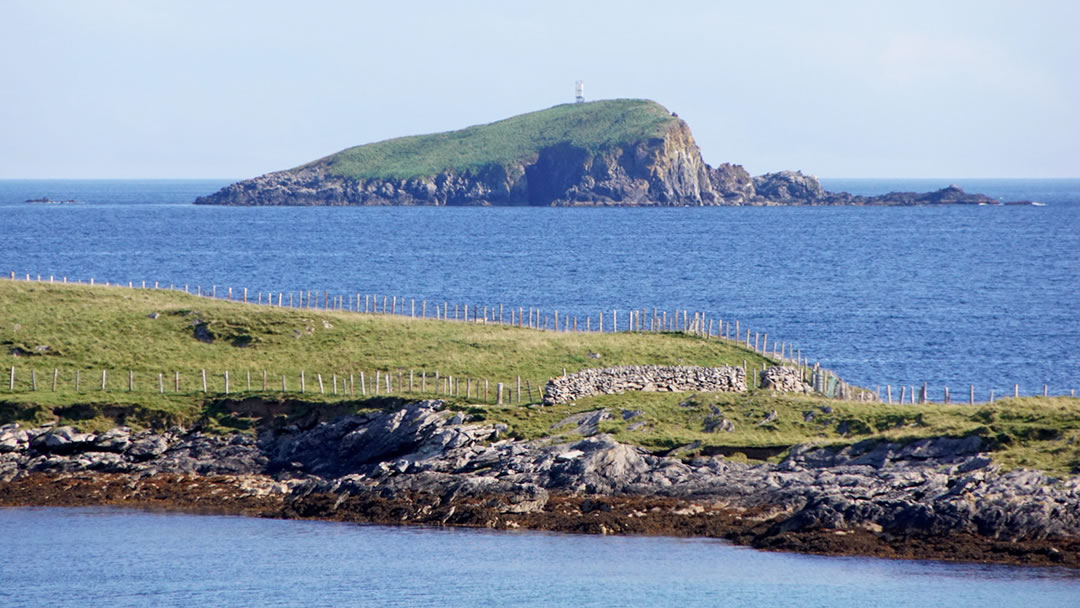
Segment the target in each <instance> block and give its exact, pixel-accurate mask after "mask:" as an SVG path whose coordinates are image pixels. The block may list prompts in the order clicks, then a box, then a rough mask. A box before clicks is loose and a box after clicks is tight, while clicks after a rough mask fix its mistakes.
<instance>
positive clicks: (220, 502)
mask: <svg viewBox="0 0 1080 608" xmlns="http://www.w3.org/2000/svg"><path fill="white" fill-rule="evenodd" d="M505 431H506V429H505V428H504V427H502V426H501V425H494V426H491V425H477V424H469V423H468V421H467V417H466V416H465V415H464V414H463V413H455V412H447V411H443V404H442V403H441V402H438V401H426V402H419V403H412V404H408V405H406V406H404V407H403V408H401V409H397V410H394V411H382V412H377V413H373V414H364V415H353V416H346V417H342V418H338V419H336V420H333V421H331V422H322V423H319V424H316V425H312V426H310V428H300V427H298V426H295V425H291V426H281V427H278V428H272V429H267V430H264V431H262V432H261V433H260V434H259V435H258V437H257V438H255V437H251V436H247V435H234V436H231V437H220V436H209V435H205V434H202V433H200V432H198V431H184V430H181V429H172V430H170V431H167V432H160V433H154V432H149V431H142V432H134V431H131V430H129V429H125V428H115V429H112V430H110V431H107V432H104V433H100V434H83V433H78V432H75V431H73V430H72V429H70V428H55V429H54V428H32V429H23V428H20V427H18V426H16V425H8V426H4V427H0V505H3V506H17V505H103V504H107V505H126V506H152V507H164V508H173V509H185V510H199V511H206V510H210V511H220V512H230V513H243V514H249V515H260V516H267V517H284V518H319V519H329V520H340V521H362V522H376V523H423V524H436V525H461V526H485V527H492V528H500V529H505V528H519V527H521V528H532V529H543V530H560V531H567V532H583V533H600V534H606V533H618V534H665V535H677V536H711V537H719V538H727V539H730V540H732V541H734V542H737V543H742V544H748V545H752V546H755V547H759V548H765V549H775V550H794V551H804V552H814V553H828V554H859V555H880V556H886V557H899V558H924V559H957V560H967V561H989V562H1002V563H1017V564H1044V565H1050V564H1054V565H1066V566H1070V567H1080V478H1075V477H1074V478H1070V479H1063V480H1062V479H1055V478H1052V477H1048V476H1047V475H1045V474H1042V473H1039V472H1035V471H1023V470H1020V471H1008V472H1005V471H1002V470H1000V469H999V468H998V467H996V466H995V465H994V464H993V461H992V459H991V458H990V457H989V456H988V455H987V454H985V453H983V451H982V449H983V445H982V440H981V439H980V438H978V437H967V438H963V439H953V438H938V439H926V440H921V441H916V442H914V443H910V444H906V445H899V444H887V443H874V442H864V443H861V444H856V445H854V446H850V447H847V448H844V449H842V450H839V451H835V450H829V449H825V448H820V447H812V446H797V447H795V448H793V449H792V450H791V451H790V453H789V456H788V457H787V458H786V459H785V460H784V461H783V462H781V463H780V464H775V465H774V464H756V465H751V464H745V463H738V462H730V461H727V460H725V459H723V458H722V457H719V456H714V457H709V458H706V457H699V458H694V459H692V460H689V461H681V460H678V459H675V458H669V457H662V456H657V455H654V454H650V453H648V452H647V451H645V450H642V449H640V448H636V447H632V446H628V445H623V444H619V443H617V442H615V441H614V440H613V439H612V438H611V437H610V436H607V435H593V436H590V437H586V438H584V439H580V440H576V441H569V442H565V443H560V442H559V441H558V439H549V440H542V441H532V442H523V441H516V440H512V439H509V438H505V437H503V433H504V432H505Z"/></svg>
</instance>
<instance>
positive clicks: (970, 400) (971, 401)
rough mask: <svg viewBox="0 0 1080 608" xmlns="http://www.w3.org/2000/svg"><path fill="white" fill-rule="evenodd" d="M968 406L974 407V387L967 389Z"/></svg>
mask: <svg viewBox="0 0 1080 608" xmlns="http://www.w3.org/2000/svg"><path fill="white" fill-rule="evenodd" d="M968 405H975V385H974V384H972V385H971V386H970V387H968Z"/></svg>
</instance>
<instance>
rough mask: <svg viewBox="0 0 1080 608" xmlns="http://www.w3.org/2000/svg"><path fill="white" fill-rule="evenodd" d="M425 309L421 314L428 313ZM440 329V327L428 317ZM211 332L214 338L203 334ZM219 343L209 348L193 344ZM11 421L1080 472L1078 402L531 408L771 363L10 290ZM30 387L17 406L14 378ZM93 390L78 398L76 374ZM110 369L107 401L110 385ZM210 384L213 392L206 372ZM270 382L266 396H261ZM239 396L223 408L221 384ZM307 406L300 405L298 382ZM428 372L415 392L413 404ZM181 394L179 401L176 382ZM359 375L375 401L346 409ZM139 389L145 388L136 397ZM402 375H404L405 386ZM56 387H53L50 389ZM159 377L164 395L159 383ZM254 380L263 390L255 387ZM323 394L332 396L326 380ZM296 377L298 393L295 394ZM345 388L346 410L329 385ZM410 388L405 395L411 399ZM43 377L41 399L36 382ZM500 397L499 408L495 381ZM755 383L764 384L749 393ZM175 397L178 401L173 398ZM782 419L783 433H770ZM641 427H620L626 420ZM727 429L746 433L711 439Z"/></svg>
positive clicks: (129, 297)
mask: <svg viewBox="0 0 1080 608" xmlns="http://www.w3.org/2000/svg"><path fill="white" fill-rule="evenodd" d="M419 310H420V308H419V302H418V303H417V311H418V312H419ZM429 314H430V311H429ZM200 328H201V329H200ZM197 329H198V333H200V334H201V335H202V337H203V338H204V340H205V339H206V338H208V337H213V341H212V342H210V343H208V342H206V341H202V340H199V339H197V338H196V333H197V331H196V330H197ZM0 349H2V350H0V357H2V358H3V359H4V368H5V369H4V375H3V378H2V384H0V423H7V422H11V421H18V422H21V423H23V424H38V423H43V422H53V421H55V422H58V423H60V424H72V425H75V426H77V427H80V428H86V429H100V428H106V427H108V426H110V425H113V424H116V423H117V422H121V423H124V424H128V425H130V426H135V427H158V428H160V427H163V426H170V425H174V424H178V425H182V426H195V425H198V426H200V427H202V428H204V429H206V430H210V431H230V430H250V429H252V428H254V427H255V426H257V425H258V424H260V423H264V422H266V421H267V419H268V418H272V417H275V416H277V417H284V418H308V419H311V417H312V416H314V417H316V418H318V419H326V418H329V417H332V416H336V415H340V414H344V413H349V412H356V411H362V410H370V409H378V408H385V407H396V406H398V405H399V404H400V403H401V401H400V399H414V398H419V397H421V395H420V394H419V390H420V374H421V373H424V374H426V375H427V389H428V393H427V395H426V397H429V398H435V397H438V398H444V399H447V400H448V401H450V402H451V405H452V408H454V409H464V410H466V411H468V412H469V413H470V414H472V415H473V416H474V417H475V419H476V420H484V421H488V422H502V423H505V424H507V425H508V426H509V433H510V434H511V435H512V436H514V437H517V438H521V439H539V438H544V437H549V436H555V437H558V438H559V439H572V438H573V437H575V435H574V434H573V428H574V427H573V425H570V426H564V427H561V428H553V426H554V425H555V424H556V423H558V422H559V421H561V420H563V419H565V418H566V417H568V416H570V415H573V414H576V413H581V412H590V411H595V410H599V409H601V408H607V409H608V410H609V412H611V414H612V416H611V418H610V419H608V420H605V421H603V422H601V423H600V431H601V432H608V433H612V434H613V435H614V436H615V437H616V438H617V439H618V440H619V441H623V442H626V443H630V444H635V445H640V446H643V447H645V448H647V449H650V450H652V451H655V452H658V453H666V452H668V451H671V450H674V453H676V454H680V455H683V456H694V455H697V454H724V455H726V456H727V457H729V458H749V459H774V460H775V459H776V458H779V457H781V456H782V455H783V453H784V451H785V450H786V449H787V448H789V447H790V446H792V445H795V444H800V443H817V444H822V445H844V444H852V443H856V442H859V441H863V440H867V439H881V440H889V441H900V442H905V441H910V440H914V439H919V438H923V437H936V436H943V435H945V436H956V437H959V436H965V435H970V434H978V435H980V436H983V437H985V438H986V439H987V440H988V442H989V445H992V446H994V448H995V450H996V452H995V459H996V460H997V461H998V462H999V463H1001V464H1003V465H1004V466H1020V467H1029V468H1038V469H1043V470H1047V471H1050V472H1053V473H1056V474H1069V473H1074V472H1076V471H1077V470H1078V469H1080V400H1077V399H1072V398H1064V397H1055V398H1021V399H1003V400H999V401H996V402H995V403H993V404H976V405H974V406H970V405H966V404H963V405H959V404H953V405H945V404H925V405H886V404H881V403H865V402H857V401H838V400H832V399H825V398H823V397H818V396H805V395H797V396H796V395H782V394H775V393H773V392H770V391H764V390H758V389H752V390H750V391H749V392H747V393H744V394H722V393H693V394H691V393H626V394H622V395H604V396H597V397H591V398H587V399H580V400H578V401H577V402H576V403H571V404H563V405H555V406H542V405H538V404H536V403H535V401H537V396H538V394H539V387H540V386H541V385H542V384H543V383H544V382H546V381H547V379H548V378H550V377H552V376H555V375H558V374H561V373H562V371H563V369H566V370H567V371H570V372H573V371H576V370H579V369H583V368H587V367H608V366H614V365H627V364H663V365H704V366H716V365H740V366H741V365H742V364H743V361H744V360H745V361H746V364H747V366H748V368H749V369H751V370H755V369H760V368H761V366H762V363H763V362H767V360H765V359H763V358H762V357H761V356H760V355H758V354H756V353H753V352H751V351H748V350H745V349H743V348H741V347H739V346H737V345H735V344H732V343H729V342H726V341H723V340H717V339H709V340H706V339H703V338H699V337H695V336H691V335H688V334H684V333H641V334H635V333H618V334H612V333H603V334H600V333H584V332H583V333H572V332H571V333H563V332H546V331H538V330H532V329H528V328H518V327H511V326H506V325H494V324H491V325H484V324H478V323H463V322H452V321H451V322H447V321H438V320H434V319H419V318H410V317H402V316H391V315H383V314H358V313H351V312H340V311H324V310H316V309H293V308H277V307H273V308H271V307H267V306H258V305H255V304H243V303H238V302H228V301H224V300H215V299H210V298H201V297H196V296H193V295H187V294H185V293H182V292H174V291H169V290H153V289H128V288H118V287H100V286H98V287H90V286H78V285H54V284H47V283H32V282H21V281H19V282H16V281H6V280H5V281H0ZM12 367H14V368H15V370H16V387H15V390H14V391H10V390H9V387H8V382H9V380H10V378H9V374H10V369H11V368H12ZM77 370H78V372H79V375H80V390H79V391H78V392H76V391H75V390H74V380H75V375H76V371H77ZM102 370H106V371H107V374H106V390H104V391H102V390H100V389H101V372H102ZM202 370H206V372H207V383H208V386H207V389H208V390H207V392H206V393H204V392H202V386H201V372H202ZM264 370H265V371H266V373H267V377H268V383H269V388H270V389H271V390H269V391H266V392H263V391H262V373H263V371H264ZM225 371H228V372H229V374H230V385H231V386H230V394H229V395H225V394H224V372H225ZM302 371H303V372H304V374H305V378H306V391H305V392H304V393H303V394H301V393H300V392H299V389H300V386H299V377H300V373H301V372H302ZM410 371H412V372H413V374H414V394H411V395H410V394H403V393H402V390H403V389H407V388H408V386H407V382H408V374H409V372H410ZM436 371H437V372H438V373H439V376H440V378H443V379H445V378H446V377H447V376H453V377H455V378H457V379H459V380H461V390H462V391H464V390H465V388H464V386H465V382H464V379H468V383H469V386H470V391H471V393H470V397H468V398H466V397H464V396H459V397H446V396H444V395H437V394H436V393H435V383H434V381H433V376H434V374H435V372H436ZM177 372H178V373H179V374H180V378H181V390H180V391H179V392H175V390H174V380H175V374H176V373H177ZM361 372H363V373H364V377H365V382H366V388H367V392H368V395H367V396H366V397H363V396H360V395H359V394H357V395H349V394H346V389H345V386H344V384H345V379H347V378H349V377H350V376H351V377H352V378H353V382H354V387H355V391H356V393H359V391H360V386H359V374H360V373H361ZM376 372H378V373H379V375H380V378H384V377H385V374H386V373H387V372H389V373H391V374H392V376H393V387H394V390H393V394H392V395H390V396H387V395H386V394H385V390H384V386H380V390H379V395H378V396H376V395H375V390H374V387H373V386H372V384H373V381H374V377H375V374H376ZM129 373H130V374H131V377H133V378H134V390H132V391H129V390H128V381H129ZM399 373H400V374H401V375H400V376H399V375H398V374H399ZM54 374H55V375H56V377H57V388H56V390H55V391H54V390H52V382H53V377H54ZM159 374H160V375H161V376H160V384H159ZM249 374H250V377H251V383H252V387H251V389H250V390H249V389H248V386H247V379H248V377H249ZM320 375H321V377H322V380H323V390H322V392H320V391H319V387H318V384H317V378H318V376H320ZM282 376H285V378H286V382H287V384H288V391H287V392H282V391H281V390H280V389H281V377H282ZM518 376H520V377H521V378H522V383H523V386H528V387H531V388H532V389H533V393H532V396H533V399H532V401H533V402H534V403H527V402H528V401H529V399H528V398H527V396H526V397H525V398H523V399H522V401H524V402H526V403H522V404H520V405H519V404H517V403H516V401H517V399H516V398H515V399H514V403H508V404H504V405H502V406H498V405H494V404H493V403H492V401H493V400H494V388H495V384H496V383H497V382H503V383H505V384H506V385H507V386H508V387H510V388H513V387H514V386H515V385H516V381H517V377H518ZM335 377H336V381H337V383H338V386H337V389H338V390H337V394H334V390H333V389H334V387H333V386H332V382H333V381H334V380H335ZM399 378H400V382H401V384H399ZM34 379H36V383H37V390H36V391H34V390H32V389H33V386H32V382H33V380H34ZM485 380H486V381H488V385H489V395H488V400H487V401H484V399H483V392H482V391H483V382H484V381H485ZM751 384H753V383H752V382H751ZM162 385H163V386H164V389H165V392H164V393H162V392H159V391H160V389H161V388H162ZM773 411H775V412H776V417H775V420H772V421H771V422H765V420H766V418H767V417H769V414H771V413H772V412H773ZM624 412H626V413H628V414H629V413H636V415H633V416H632V417H630V418H629V419H624V417H623V413H624ZM717 417H721V418H724V419H726V420H728V421H730V422H731V423H732V424H733V425H734V430H733V431H730V432H728V431H720V432H711V433H709V432H705V431H704V428H705V426H706V422H707V421H708V420H710V419H715V418H717Z"/></svg>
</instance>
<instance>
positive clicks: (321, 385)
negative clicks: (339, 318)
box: [315, 302, 326, 395]
mask: <svg viewBox="0 0 1080 608" xmlns="http://www.w3.org/2000/svg"><path fill="white" fill-rule="evenodd" d="M323 306H324V307H325V306H326V304H325V302H324V303H323ZM315 377H316V378H318V379H319V394H320V395H322V394H324V393H325V391H324V390H323V383H322V374H315Z"/></svg>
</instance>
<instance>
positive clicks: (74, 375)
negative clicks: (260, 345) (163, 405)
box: [8, 366, 543, 405]
mask: <svg viewBox="0 0 1080 608" xmlns="http://www.w3.org/2000/svg"><path fill="white" fill-rule="evenodd" d="M17 370H18V368H17V367H16V366H11V367H10V368H9V369H8V391H9V392H12V393H14V392H17V391H19V389H20V386H19V383H18V382H19V380H20V379H21V378H22V376H20V375H19V374H18V373H17ZM83 371H84V370H81V369H76V370H71V372H70V374H68V373H65V370H61V369H60V368H53V369H52V380H51V382H50V384H49V390H50V391H51V392H57V391H63V390H66V389H67V386H68V383H70V387H71V388H72V389H73V390H74V391H75V392H77V393H78V392H82V389H83V386H82V384H81V379H82V372H83ZM89 371H91V372H92V373H94V372H93V370H89ZM126 371H127V382H126V384H125V385H124V387H123V388H121V389H120V390H126V391H127V392H137V389H138V388H140V387H145V388H144V389H142V390H143V391H155V392H157V393H159V394H166V393H172V394H192V393H197V392H201V393H208V394H215V393H219V392H220V394H225V395H231V394H235V393H238V392H246V393H259V392H262V393H268V392H275V391H271V388H270V378H271V376H270V374H269V372H268V371H267V370H265V369H264V370H261V372H260V373H261V378H262V382H261V387H253V386H252V379H251V378H252V377H251V371H250V370H247V371H246V372H245V373H244V376H243V379H244V389H243V390H241V391H238V390H237V387H236V385H235V378H236V375H235V374H232V375H230V372H229V371H228V370H224V371H221V372H219V373H213V372H208V371H207V370H206V369H199V370H196V372H194V376H195V378H196V388H195V389H194V390H184V387H183V385H182V382H181V378H182V377H183V376H182V374H181V372H180V371H179V370H174V371H173V372H172V376H173V383H172V386H171V390H170V391H167V390H166V383H165V373H164V372H152V371H151V372H146V371H143V372H139V373H138V374H137V373H136V370H133V369H129V370H126ZM112 375H115V374H110V372H109V370H108V369H102V370H101V383H100V385H99V386H98V387H97V389H96V390H98V391H111V390H116V387H115V382H114V385H112V386H110V383H109V378H110V376H112ZM155 375H156V377H157V383H156V384H152V378H153V377H154V376H155ZM290 375H291V376H293V377H294V378H295V379H297V380H298V385H294V386H299V392H300V393H301V394H304V393H307V390H308V387H307V379H308V377H309V376H310V374H309V373H308V372H306V371H305V370H299V371H297V372H293V373H292V374H282V375H281V391H280V392H284V393H288V392H289V382H288V378H289V376H290ZM139 377H144V378H145V377H149V378H151V380H150V381H148V383H147V384H139V383H138V382H137V379H138V378H139ZM358 377H359V378H358ZM215 378H217V379H220V383H219V384H217V385H216V386H215V380H214V379H215ZM369 378H371V376H370V375H367V374H365V372H363V371H360V372H350V373H342V374H341V375H340V376H339V374H338V373H337V372H332V373H331V374H330V375H329V380H330V382H329V384H327V383H326V381H325V380H324V377H323V374H322V373H316V374H315V380H316V382H317V384H318V391H319V394H321V395H325V394H327V393H328V392H329V393H330V394H333V395H345V396H360V397H367V396H368V395H369V390H368V389H369V384H368V379H369ZM357 379H359V387H357V384H358V383H357ZM432 379H433V380H434V381H433V382H431V383H430V384H429V380H432ZM23 382H24V383H26V384H29V386H28V387H27V388H28V389H29V392H37V391H38V390H39V386H38V370H37V368H31V369H30V370H29V379H28V380H23ZM490 385H491V382H490V379H488V378H477V377H473V376H464V377H462V376H446V375H440V373H439V372H438V371H437V370H436V371H434V373H432V374H429V373H428V372H427V371H420V372H417V371H415V370H412V369H410V370H404V369H399V370H396V371H393V372H391V371H385V372H384V371H383V370H376V371H375V377H374V381H373V382H371V383H370V388H371V391H370V394H371V396H375V397H378V396H393V395H399V394H407V395H421V396H422V395H426V394H430V395H432V396H436V397H453V398H461V399H465V400H466V401H475V402H483V403H495V404H499V405H506V404H526V403H536V402H539V401H540V399H541V397H542V391H541V390H540V387H541V386H542V385H543V383H542V382H540V383H536V384H534V383H533V382H532V381H531V380H529V379H528V378H522V377H521V376H520V375H519V376H517V377H516V378H514V379H513V381H512V382H497V383H496V384H495V386H496V387H497V388H496V390H495V392H494V395H493V397H494V398H491V397H492V395H491V393H490ZM357 388H359V391H357ZM328 389H329V390H328ZM417 389H419V390H417ZM19 392H21V391H19ZM481 392H482V394H483V397H482V398H481Z"/></svg>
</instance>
